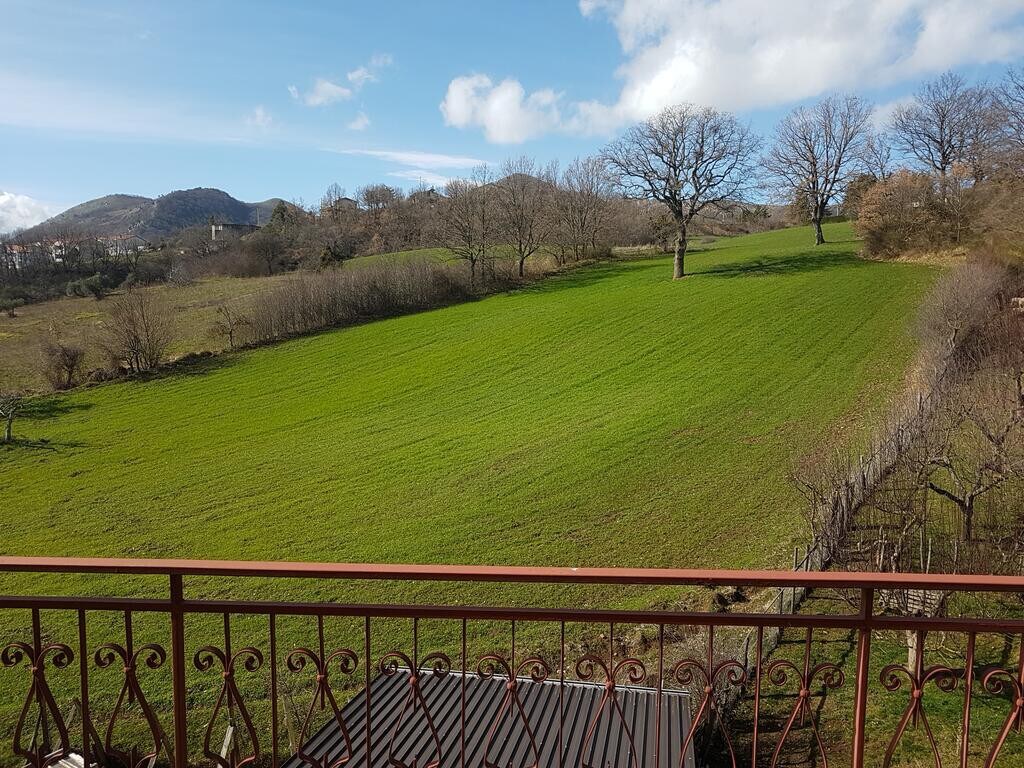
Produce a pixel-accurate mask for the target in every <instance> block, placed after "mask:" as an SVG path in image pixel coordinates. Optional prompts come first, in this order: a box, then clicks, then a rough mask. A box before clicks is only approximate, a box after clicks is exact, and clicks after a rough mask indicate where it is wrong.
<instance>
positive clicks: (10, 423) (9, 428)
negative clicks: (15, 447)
mask: <svg viewBox="0 0 1024 768" xmlns="http://www.w3.org/2000/svg"><path fill="white" fill-rule="evenodd" d="M13 441H14V414H13V413H12V414H11V415H10V416H8V417H7V423H6V426H5V427H4V442H5V443H10V442H13Z"/></svg>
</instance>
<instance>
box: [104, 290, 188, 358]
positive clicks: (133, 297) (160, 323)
mask: <svg viewBox="0 0 1024 768" xmlns="http://www.w3.org/2000/svg"><path fill="white" fill-rule="evenodd" d="M173 328H174V324H173V320H172V318H171V315H170V313H169V312H168V311H167V308H166V307H164V306H163V305H161V304H160V303H158V302H157V300H156V299H154V298H153V297H152V296H150V295H149V294H147V293H145V292H143V291H129V292H128V293H126V294H125V295H124V296H122V297H121V298H119V299H118V300H117V301H116V302H115V303H114V306H113V308H112V309H111V312H110V323H109V325H108V326H107V338H106V340H105V342H104V348H105V349H106V351H107V354H109V355H110V357H111V359H112V360H113V361H115V362H116V363H117V364H118V365H124V366H125V367H126V368H127V369H128V370H129V371H130V372H131V373H141V372H143V371H149V370H152V369H153V368H156V367H157V366H158V365H160V363H161V362H163V360H164V356H165V355H166V353H167V348H168V347H169V346H170V344H171V340H172V338H173V335H174V332H173Z"/></svg>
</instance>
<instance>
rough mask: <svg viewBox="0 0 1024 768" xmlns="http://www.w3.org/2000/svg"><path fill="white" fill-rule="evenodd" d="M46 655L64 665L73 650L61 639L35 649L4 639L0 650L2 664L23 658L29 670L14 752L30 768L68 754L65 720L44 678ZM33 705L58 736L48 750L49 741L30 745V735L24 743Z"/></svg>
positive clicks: (45, 767) (10, 664)
mask: <svg viewBox="0 0 1024 768" xmlns="http://www.w3.org/2000/svg"><path fill="white" fill-rule="evenodd" d="M47 657H52V658H51V663H52V664H53V666H54V667H55V668H56V669H64V668H65V667H67V666H68V665H69V664H70V663H71V662H72V661H73V660H74V658H75V654H74V652H73V651H72V650H71V648H69V647H68V646H66V645H64V644H62V643H50V644H49V645H44V646H43V647H41V648H40V649H39V651H38V652H37V651H36V649H35V648H34V647H33V646H31V645H28V644H26V643H8V644H7V645H5V646H4V648H3V650H2V651H0V663H2V664H3V666H5V667H7V668H8V669H10V668H11V667H16V666H18V665H19V664H21V662H22V661H26V660H27V667H28V670H29V672H31V674H32V682H31V684H30V685H29V689H28V693H27V694H26V695H25V703H24V705H22V707H21V712H20V713H19V714H18V721H17V724H16V725H15V727H14V753H15V754H16V755H18V756H19V757H22V758H24V759H25V760H27V761H28V765H30V766H32V768H49V766H52V765H56V764H57V763H59V762H60V761H61V760H63V759H64V758H66V757H67V756H68V755H69V754H71V742H70V740H69V738H68V729H67V724H66V723H65V722H64V718H63V717H62V716H61V714H60V709H59V708H58V707H57V702H56V701H55V700H54V698H53V693H52V692H51V691H50V686H49V684H48V683H47V682H46V660H47ZM33 705H35V706H36V707H37V708H38V711H39V717H40V718H46V719H48V720H49V721H51V722H52V723H53V727H54V728H55V729H56V731H57V736H58V739H59V746H58V748H57V749H55V750H52V751H49V752H48V751H47V749H48V746H49V745H48V744H45V743H43V744H40V745H39V746H38V747H36V748H35V749H33V748H32V743H31V739H30V743H29V744H28V745H27V746H26V745H25V743H24V742H25V727H26V725H27V724H28V720H29V716H30V714H31V712H32V708H33Z"/></svg>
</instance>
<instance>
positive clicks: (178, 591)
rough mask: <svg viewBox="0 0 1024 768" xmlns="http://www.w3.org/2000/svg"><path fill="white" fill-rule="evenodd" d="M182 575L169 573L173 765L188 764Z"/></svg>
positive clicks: (182, 765) (176, 766) (183, 765)
mask: <svg viewBox="0 0 1024 768" xmlns="http://www.w3.org/2000/svg"><path fill="white" fill-rule="evenodd" d="M181 582H182V578H181V576H180V575H179V574H173V573H172V574H171V672H172V676H173V695H174V723H173V725H174V768H186V766H187V765H188V729H187V726H186V723H185V717H186V712H187V710H186V707H185V610H184V605H183V602H184V594H183V589H182V583H181Z"/></svg>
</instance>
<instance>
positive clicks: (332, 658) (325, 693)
mask: <svg viewBox="0 0 1024 768" xmlns="http://www.w3.org/2000/svg"><path fill="white" fill-rule="evenodd" d="M335 663H336V664H337V666H338V669H339V671H340V672H341V673H342V674H343V675H351V674H352V673H353V672H355V670H356V667H358V666H359V659H358V658H357V657H356V655H355V653H353V652H352V651H350V650H349V649H348V648H339V649H337V650H335V651H332V652H331V653H330V654H327V655H326V656H321V655H320V654H318V653H316V652H315V651H312V650H310V649H309V648H296V649H295V650H293V651H292V652H291V653H289V654H288V656H287V658H286V659H285V664H286V665H287V667H288V669H289V670H291V671H292V672H296V673H298V672H301V671H302V670H303V669H305V668H306V665H307V664H311V665H312V666H313V669H315V670H316V688H315V689H314V690H313V700H312V701H311V702H310V705H309V711H308V712H307V713H306V718H305V720H303V721H302V728H301V729H300V731H299V747H298V750H297V751H296V753H295V754H296V755H297V756H298V758H299V759H300V760H301V761H302V762H304V763H305V764H306V765H309V766H312V768H338V766H342V765H344V764H345V763H347V762H348V761H349V760H351V759H352V738H351V737H350V736H349V732H348V728H347V727H346V726H345V719H344V718H343V717H342V716H341V708H340V707H339V706H338V701H337V699H335V697H334V691H333V689H332V688H331V680H330V674H329V673H330V669H331V666H332V665H333V664H335ZM318 701H319V703H320V710H321V711H323V710H325V709H327V706H328V705H330V709H331V717H332V718H333V719H334V722H335V723H336V724H337V726H338V730H339V732H340V733H341V737H342V739H343V740H344V742H345V751H344V753H342V754H341V755H339V756H338V757H336V758H334V759H333V760H332V759H331V757H330V755H329V754H327V753H325V754H324V755H322V756H321V757H320V759H319V760H318V759H317V758H315V757H313V755H311V754H309V753H308V752H306V751H305V750H304V749H303V747H304V746H305V745H306V738H307V737H308V736H309V733H310V730H311V728H312V725H313V718H314V717H315V715H316V711H317V702H318ZM367 747H369V745H367Z"/></svg>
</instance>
